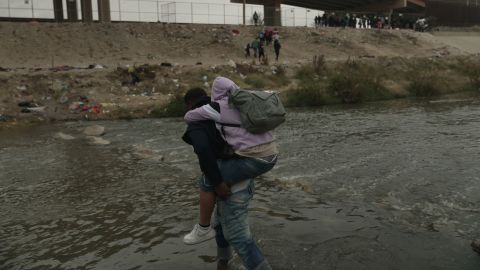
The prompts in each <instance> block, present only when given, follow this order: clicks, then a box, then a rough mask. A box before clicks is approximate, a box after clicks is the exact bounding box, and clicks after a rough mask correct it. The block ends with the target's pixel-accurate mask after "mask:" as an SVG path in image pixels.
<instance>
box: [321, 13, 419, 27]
mask: <svg viewBox="0 0 480 270" xmlns="http://www.w3.org/2000/svg"><path fill="white" fill-rule="evenodd" d="M417 19H418V18H416V17H415V16H411V15H405V14H401V13H395V14H392V15H391V16H385V15H375V14H362V15H358V14H354V13H352V14H350V13H345V14H337V13H335V12H331V13H327V12H325V13H323V15H322V16H320V15H317V16H315V19H314V23H315V27H345V28H346V27H350V28H358V29H361V28H364V29H367V28H372V29H385V28H387V29H389V28H403V29H411V28H412V27H413V26H414V24H415V21H416V20H417Z"/></svg>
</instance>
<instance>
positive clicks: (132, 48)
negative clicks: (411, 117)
mask: <svg viewBox="0 0 480 270" xmlns="http://www.w3.org/2000/svg"><path fill="white" fill-rule="evenodd" d="M260 30H261V28H259V27H250V26H249V27H243V26H215V25H169V24H159V23H118V24H81V23H75V24H68V23H65V24H54V23H0V36H1V37H2V39H1V40H0V43H1V46H0V59H1V66H2V67H4V68H5V67H50V66H51V65H52V64H53V65H54V66H58V65H71V66H84V65H89V64H92V63H98V64H103V65H107V66H113V65H123V64H132V63H139V64H144V63H150V64H155V63H159V62H172V63H178V64H186V65H195V64H196V63H198V62H202V63H203V64H223V63H224V62H225V60H226V59H233V60H235V61H240V60H243V59H244V57H243V53H244V50H243V48H244V46H245V45H246V44H247V43H248V42H251V41H252V40H253V38H254V37H255V36H256V35H257V33H258V32H259V31H260ZM278 30H279V31H280V36H281V40H282V61H289V62H292V61H295V62H296V61H298V60H304V59H307V60H310V59H311V58H312V55H316V54H323V55H325V56H326V57H327V59H344V58H347V57H351V56H367V57H372V56H401V57H411V56H434V55H438V54H439V53H441V54H456V53H460V52H459V51H458V50H456V49H454V48H451V47H447V46H445V45H443V44H442V43H439V42H438V41H437V40H436V39H435V37H433V36H432V35H430V34H421V33H415V32H412V31H404V30H361V29H341V28H320V29H317V30H315V29H311V28H289V27H283V28H282V27H281V28H278ZM237 33H238V34H237ZM268 52H269V53H270V54H272V53H271V52H270V51H268ZM268 52H267V53H268Z"/></svg>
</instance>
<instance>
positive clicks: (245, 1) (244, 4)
mask: <svg viewBox="0 0 480 270" xmlns="http://www.w3.org/2000/svg"><path fill="white" fill-rule="evenodd" d="M246 5H247V0H243V25H245V9H246V8H245V6H246Z"/></svg>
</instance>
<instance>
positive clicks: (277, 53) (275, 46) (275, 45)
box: [273, 38, 282, 61]
mask: <svg viewBox="0 0 480 270" xmlns="http://www.w3.org/2000/svg"><path fill="white" fill-rule="evenodd" d="M280 48H282V45H281V44H280V39H278V38H277V39H275V41H273V49H274V50H275V61H278V57H279V56H280Z"/></svg>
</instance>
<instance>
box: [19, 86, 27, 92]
mask: <svg viewBox="0 0 480 270" xmlns="http://www.w3.org/2000/svg"><path fill="white" fill-rule="evenodd" d="M17 90H20V91H26V90H27V86H26V85H19V86H17Z"/></svg>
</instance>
